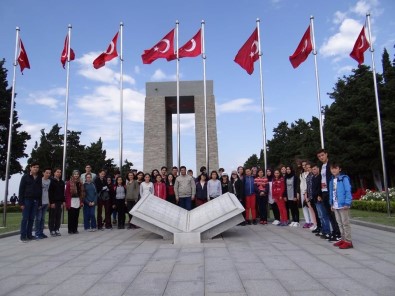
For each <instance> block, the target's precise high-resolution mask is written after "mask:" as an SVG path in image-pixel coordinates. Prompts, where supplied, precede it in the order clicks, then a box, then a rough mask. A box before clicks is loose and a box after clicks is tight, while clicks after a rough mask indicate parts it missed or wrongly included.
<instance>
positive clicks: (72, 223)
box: [65, 170, 85, 234]
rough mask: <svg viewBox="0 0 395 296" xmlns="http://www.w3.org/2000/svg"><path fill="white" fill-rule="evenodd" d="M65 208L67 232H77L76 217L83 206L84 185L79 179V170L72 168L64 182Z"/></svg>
mask: <svg viewBox="0 0 395 296" xmlns="http://www.w3.org/2000/svg"><path fill="white" fill-rule="evenodd" d="M65 196H66V208H67V211H68V230H69V234H78V233H79V232H78V218H79V216H80V208H81V207H83V206H84V203H83V199H84V196H85V192H84V186H83V184H82V182H81V179H80V172H79V171H78V170H74V171H73V173H72V175H71V178H70V180H69V181H67V182H66V190H65Z"/></svg>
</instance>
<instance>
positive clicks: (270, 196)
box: [266, 169, 280, 225]
mask: <svg viewBox="0 0 395 296" xmlns="http://www.w3.org/2000/svg"><path fill="white" fill-rule="evenodd" d="M266 178H267V179H268V181H269V194H268V199H269V204H270V208H271V209H272V212H273V217H274V220H273V222H272V224H273V225H278V224H280V211H279V210H278V206H277V203H276V201H275V200H274V199H273V194H272V186H273V171H272V169H267V170H266Z"/></svg>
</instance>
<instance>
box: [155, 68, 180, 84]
mask: <svg viewBox="0 0 395 296" xmlns="http://www.w3.org/2000/svg"><path fill="white" fill-rule="evenodd" d="M165 80H166V81H174V80H177V77H176V75H167V74H166V73H165V72H163V71H162V70H161V69H157V70H156V71H155V73H154V75H152V76H151V81H165Z"/></svg>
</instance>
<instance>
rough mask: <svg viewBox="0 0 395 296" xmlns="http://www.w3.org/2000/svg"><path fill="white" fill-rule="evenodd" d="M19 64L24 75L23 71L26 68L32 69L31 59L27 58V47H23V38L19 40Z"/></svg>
mask: <svg viewBox="0 0 395 296" xmlns="http://www.w3.org/2000/svg"><path fill="white" fill-rule="evenodd" d="M18 64H19V67H20V68H21V72H22V74H23V70H24V69H25V68H28V69H30V63H29V59H28V58H27V54H26V51H25V47H24V46H23V42H22V39H21V38H19V55H18Z"/></svg>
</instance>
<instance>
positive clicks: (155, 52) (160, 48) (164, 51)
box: [141, 29, 174, 64]
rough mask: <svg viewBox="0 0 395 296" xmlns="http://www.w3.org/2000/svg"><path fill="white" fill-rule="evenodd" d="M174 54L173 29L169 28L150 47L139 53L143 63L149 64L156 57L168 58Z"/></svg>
mask: <svg viewBox="0 0 395 296" xmlns="http://www.w3.org/2000/svg"><path fill="white" fill-rule="evenodd" d="M173 54H174V29H173V30H171V31H170V32H169V33H167V35H166V36H165V37H163V38H162V39H161V40H160V41H159V42H158V43H157V44H155V45H154V46H153V47H152V48H151V49H146V50H144V53H143V54H142V55H141V58H142V60H143V64H151V63H152V62H153V61H155V60H156V59H160V58H166V59H167V58H169V57H171V56H172V55H173Z"/></svg>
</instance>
